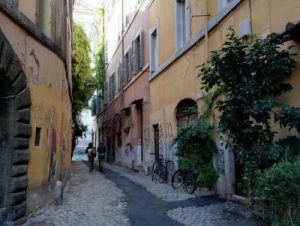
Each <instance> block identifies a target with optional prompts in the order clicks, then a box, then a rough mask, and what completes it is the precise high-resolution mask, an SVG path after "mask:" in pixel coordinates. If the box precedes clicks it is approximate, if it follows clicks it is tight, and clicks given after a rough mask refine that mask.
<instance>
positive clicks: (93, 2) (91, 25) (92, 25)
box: [73, 0, 102, 51]
mask: <svg viewBox="0 0 300 226" xmlns="http://www.w3.org/2000/svg"><path fill="white" fill-rule="evenodd" d="M101 2H102V0H75V4H74V12H73V19H74V21H75V22H76V23H78V24H80V25H81V26H82V27H83V29H84V30H85V32H86V34H87V36H88V38H89V39H90V41H91V42H90V43H91V44H93V43H92V42H93V41H94V40H95V39H96V37H97V36H98V30H97V18H96V15H95V11H96V9H97V8H101V5H102V4H101ZM91 48H92V51H93V50H94V48H95V46H91Z"/></svg>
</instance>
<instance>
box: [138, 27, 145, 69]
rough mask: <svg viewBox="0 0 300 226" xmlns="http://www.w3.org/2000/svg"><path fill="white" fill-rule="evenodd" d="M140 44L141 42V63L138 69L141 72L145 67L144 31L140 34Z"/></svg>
mask: <svg viewBox="0 0 300 226" xmlns="http://www.w3.org/2000/svg"><path fill="white" fill-rule="evenodd" d="M139 37H140V42H139V61H138V62H139V63H138V68H139V69H140V70H141V69H142V68H143V66H144V32H143V31H142V32H141V34H140V36H139Z"/></svg>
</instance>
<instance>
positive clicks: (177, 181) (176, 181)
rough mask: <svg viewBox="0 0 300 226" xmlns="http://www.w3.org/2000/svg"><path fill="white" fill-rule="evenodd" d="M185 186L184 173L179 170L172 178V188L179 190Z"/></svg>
mask: <svg viewBox="0 0 300 226" xmlns="http://www.w3.org/2000/svg"><path fill="white" fill-rule="evenodd" d="M182 184H183V171H182V170H181V169H179V170H177V171H176V172H175V173H174V174H173V176H172V187H173V188H174V189H178V188H180V187H181V186H182Z"/></svg>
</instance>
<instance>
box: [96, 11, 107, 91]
mask: <svg viewBox="0 0 300 226" xmlns="http://www.w3.org/2000/svg"><path fill="white" fill-rule="evenodd" d="M96 16H97V17H98V19H99V23H98V30H99V32H100V37H99V38H100V40H99V45H98V47H97V52H96V54H95V68H94V71H95V77H96V88H97V89H103V84H104V80H105V55H104V9H98V10H97V12H96Z"/></svg>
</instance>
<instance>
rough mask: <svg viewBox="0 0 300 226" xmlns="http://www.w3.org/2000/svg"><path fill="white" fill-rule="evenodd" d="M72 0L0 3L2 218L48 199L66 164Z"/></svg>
mask: <svg viewBox="0 0 300 226" xmlns="http://www.w3.org/2000/svg"><path fill="white" fill-rule="evenodd" d="M72 4H73V3H72V2H71V1H68V0H66V1H54V0H49V1H35V0H30V1H26V0H20V1H2V0H1V1H0V77H1V82H0V90H1V91H0V108H1V112H0V166H1V172H0V183H1V185H0V224H1V225H2V224H12V225H19V224H21V223H23V222H24V221H25V220H26V215H27V214H29V213H31V212H33V211H35V210H37V209H38V208H40V207H41V206H43V205H45V204H46V203H48V202H51V201H53V194H54V186H55V183H56V181H58V180H60V181H62V182H63V183H65V182H66V181H67V180H68V177H69V174H70V169H71V136H72V130H71V129H72V118H71V117H72V116H71V73H70V71H71V70H70V68H71V64H70V62H71V58H70V56H71V55H70V53H71V28H70V25H71V18H72V15H71V12H72Z"/></svg>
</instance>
